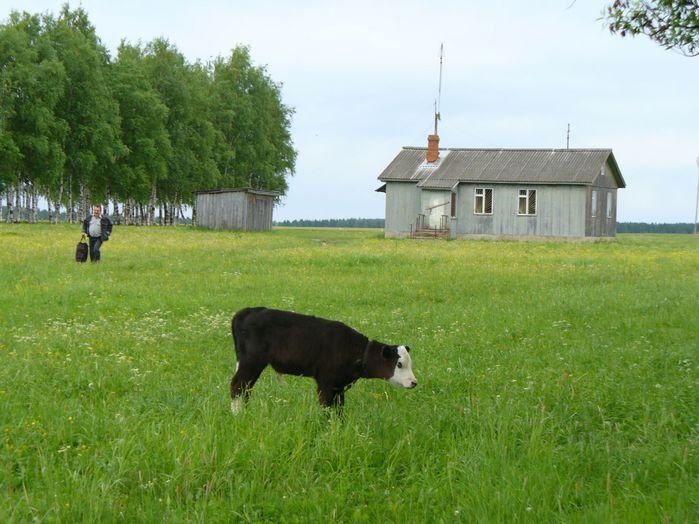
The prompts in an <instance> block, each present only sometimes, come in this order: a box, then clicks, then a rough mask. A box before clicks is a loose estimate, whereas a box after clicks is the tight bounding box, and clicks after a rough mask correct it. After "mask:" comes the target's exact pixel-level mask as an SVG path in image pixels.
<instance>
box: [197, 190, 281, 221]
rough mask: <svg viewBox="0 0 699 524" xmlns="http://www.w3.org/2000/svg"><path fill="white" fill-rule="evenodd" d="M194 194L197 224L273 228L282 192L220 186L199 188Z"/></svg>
mask: <svg viewBox="0 0 699 524" xmlns="http://www.w3.org/2000/svg"><path fill="white" fill-rule="evenodd" d="M194 195H195V200H194V206H195V207H194V209H195V213H196V215H195V225H197V226H200V227H205V228H209V229H235V230H242V231H271V229H272V211H273V209H274V204H275V202H276V201H277V199H278V198H279V196H280V193H278V192H276V191H263V190H259V189H217V190H213V191H198V192H196V193H195V194H194Z"/></svg>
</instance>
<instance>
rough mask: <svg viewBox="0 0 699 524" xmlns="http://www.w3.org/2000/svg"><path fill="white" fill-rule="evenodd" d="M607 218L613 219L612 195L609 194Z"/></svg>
mask: <svg viewBox="0 0 699 524" xmlns="http://www.w3.org/2000/svg"><path fill="white" fill-rule="evenodd" d="M607 218H612V193H611V191H610V192H609V193H607Z"/></svg>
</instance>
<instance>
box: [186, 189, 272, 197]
mask: <svg viewBox="0 0 699 524" xmlns="http://www.w3.org/2000/svg"><path fill="white" fill-rule="evenodd" d="M217 193H249V194H251V195H258V196H270V197H278V196H280V195H281V193H280V192H279V191H267V190H265V189H252V188H249V187H234V188H230V189H228V188H222V189H207V190H203V191H194V194H195V195H214V194H217Z"/></svg>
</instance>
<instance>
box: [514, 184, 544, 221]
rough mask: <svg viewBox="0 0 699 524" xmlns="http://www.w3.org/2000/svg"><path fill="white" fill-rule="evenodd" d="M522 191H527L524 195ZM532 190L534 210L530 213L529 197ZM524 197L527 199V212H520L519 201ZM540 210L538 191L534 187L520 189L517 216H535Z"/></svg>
mask: <svg viewBox="0 0 699 524" xmlns="http://www.w3.org/2000/svg"><path fill="white" fill-rule="evenodd" d="M522 191H525V193H524V195H522ZM532 192H534V212H533V213H530V212H529V199H530V198H531V195H532ZM522 197H524V199H525V206H524V207H525V209H526V212H525V213H520V212H519V203H520V201H521V200H522ZM538 212H539V200H538V195H537V191H536V189H534V188H530V187H527V188H522V189H520V190H519V191H517V216H520V217H535V216H536V215H537V213H538Z"/></svg>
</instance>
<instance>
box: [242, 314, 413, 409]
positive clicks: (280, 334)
mask: <svg viewBox="0 0 699 524" xmlns="http://www.w3.org/2000/svg"><path fill="white" fill-rule="evenodd" d="M231 329H232V332H233V342H234V344H235V353H236V357H237V364H236V371H235V375H234V376H233V379H232V380H231V399H232V400H231V410H232V411H233V413H234V414H235V413H238V412H239V411H240V408H241V403H242V400H243V399H246V398H247V397H248V396H249V394H250V390H251V389H252V387H253V386H254V385H255V382H256V381H257V379H258V378H259V376H260V373H262V370H263V369H265V368H266V367H267V366H268V365H270V366H272V368H273V369H274V370H275V371H277V372H278V373H285V374H288V375H301V376H304V377H313V378H314V379H315V380H316V383H317V386H318V398H319V400H320V403H321V404H322V405H323V406H334V407H336V408H341V407H342V404H343V403H344V400H345V391H347V390H348V389H349V388H350V387H351V386H352V384H354V383H355V382H356V381H357V380H359V379H360V378H382V379H384V380H387V381H388V382H390V383H392V384H395V385H397V386H400V387H404V388H414V387H415V386H417V380H416V379H415V375H413V371H412V363H411V360H410V354H409V353H408V351H409V348H408V346H391V345H387V344H383V343H381V342H377V341H375V340H369V339H368V338H367V337H366V336H364V335H362V334H361V333H359V332H358V331H355V330H354V329H352V328H351V327H349V326H347V325H345V324H343V323H342V322H338V321H335V320H326V319H324V318H318V317H312V316H308V315H301V314H299V313H292V312H290V311H280V310H278V309H267V308H264V307H256V308H245V309H241V310H240V311H238V312H237V313H236V314H235V315H234V316H233V320H232V322H231Z"/></svg>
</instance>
